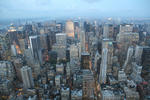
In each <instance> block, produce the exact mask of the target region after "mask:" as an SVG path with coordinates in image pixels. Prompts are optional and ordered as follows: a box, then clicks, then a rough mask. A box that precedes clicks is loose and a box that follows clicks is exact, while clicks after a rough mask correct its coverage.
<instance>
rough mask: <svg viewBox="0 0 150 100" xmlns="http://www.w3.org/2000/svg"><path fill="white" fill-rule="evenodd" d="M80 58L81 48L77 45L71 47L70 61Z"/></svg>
mask: <svg viewBox="0 0 150 100" xmlns="http://www.w3.org/2000/svg"><path fill="white" fill-rule="evenodd" d="M78 58H79V47H78V46H77V45H76V44H72V45H71V46H70V60H73V59H78Z"/></svg>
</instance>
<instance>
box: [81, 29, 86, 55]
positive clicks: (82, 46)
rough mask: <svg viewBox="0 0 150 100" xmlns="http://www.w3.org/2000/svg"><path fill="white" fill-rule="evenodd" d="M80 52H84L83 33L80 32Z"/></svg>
mask: <svg viewBox="0 0 150 100" xmlns="http://www.w3.org/2000/svg"><path fill="white" fill-rule="evenodd" d="M80 42H81V52H84V51H85V32H84V31H81V32H80Z"/></svg>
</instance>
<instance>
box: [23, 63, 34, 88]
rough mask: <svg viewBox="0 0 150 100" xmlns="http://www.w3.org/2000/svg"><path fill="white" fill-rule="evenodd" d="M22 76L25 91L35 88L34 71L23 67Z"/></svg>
mask: <svg viewBox="0 0 150 100" xmlns="http://www.w3.org/2000/svg"><path fill="white" fill-rule="evenodd" d="M21 76H22V81H23V85H24V89H28V88H33V87H34V81H33V78H32V70H31V68H30V67H28V66H23V67H22V68H21Z"/></svg>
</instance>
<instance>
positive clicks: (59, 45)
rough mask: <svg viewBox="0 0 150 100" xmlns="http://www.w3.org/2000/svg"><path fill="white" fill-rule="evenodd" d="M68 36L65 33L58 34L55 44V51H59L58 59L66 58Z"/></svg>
mask: <svg viewBox="0 0 150 100" xmlns="http://www.w3.org/2000/svg"><path fill="white" fill-rule="evenodd" d="M66 41H67V38H66V34H65V33H58V34H56V43H55V44H54V45H53V47H52V49H53V51H56V52H57V58H58V59H66V46H67V42H66Z"/></svg>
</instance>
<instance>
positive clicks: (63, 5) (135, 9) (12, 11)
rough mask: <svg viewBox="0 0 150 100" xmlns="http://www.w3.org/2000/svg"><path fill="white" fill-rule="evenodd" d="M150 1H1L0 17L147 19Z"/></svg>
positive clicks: (149, 13)
mask: <svg viewBox="0 0 150 100" xmlns="http://www.w3.org/2000/svg"><path fill="white" fill-rule="evenodd" d="M149 5H150V0H0V18H1V19H3V18H6V19H7V18H25V17H46V16H49V17H71V16H93V17H95V16H97V17H99V16H100V17H105V16H106V17H108V16H109V17H120V16H121V17H150V6H149Z"/></svg>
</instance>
